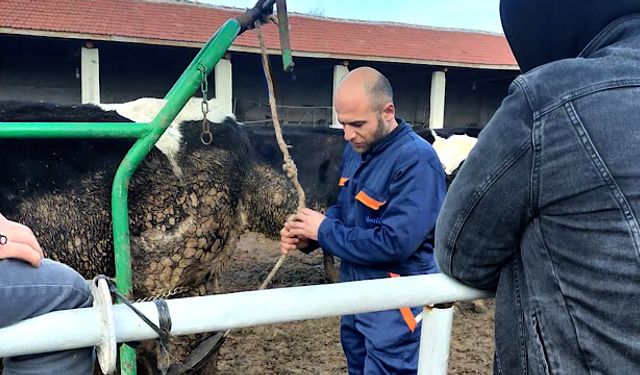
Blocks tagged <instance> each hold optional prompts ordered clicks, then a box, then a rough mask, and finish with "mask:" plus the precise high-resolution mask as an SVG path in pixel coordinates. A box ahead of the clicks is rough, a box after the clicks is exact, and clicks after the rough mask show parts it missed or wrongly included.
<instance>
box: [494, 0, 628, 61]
mask: <svg viewBox="0 0 640 375" xmlns="http://www.w3.org/2000/svg"><path fill="white" fill-rule="evenodd" d="M633 13H640V0H500V17H501V18H502V28H503V30H504V34H505V36H506V37H507V40H508V41H509V45H510V46H511V50H512V51H513V54H514V55H515V57H516V60H517V61H518V64H519V65H520V69H521V70H522V71H523V72H527V71H529V70H531V69H533V68H535V67H537V66H540V65H543V64H546V63H549V62H552V61H556V60H561V59H566V58H574V57H578V55H579V54H580V52H581V51H582V50H583V49H584V48H585V47H586V46H587V44H589V42H590V41H591V40H592V39H593V38H595V36H596V35H598V33H600V31H602V30H603V29H604V28H605V27H606V26H607V25H608V24H610V23H611V22H613V21H615V20H616V19H618V18H620V17H623V16H626V15H630V14H633Z"/></svg>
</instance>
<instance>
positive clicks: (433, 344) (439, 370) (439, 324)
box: [418, 306, 453, 375]
mask: <svg viewBox="0 0 640 375" xmlns="http://www.w3.org/2000/svg"><path fill="white" fill-rule="evenodd" d="M422 319H423V320H422V332H420V354H419V357H418V375H446V374H447V367H448V363H449V347H450V346H451V326H452V324H453V307H450V308H447V309H437V308H432V307H428V306H425V308H424V312H423V318H422Z"/></svg>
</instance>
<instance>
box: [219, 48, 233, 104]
mask: <svg viewBox="0 0 640 375" xmlns="http://www.w3.org/2000/svg"><path fill="white" fill-rule="evenodd" d="M215 81H216V82H215V85H216V93H215V95H216V102H217V103H218V105H219V106H220V110H222V111H223V113H228V114H229V113H233V75H232V70H231V61H230V60H228V59H220V61H218V64H216V67H215Z"/></svg>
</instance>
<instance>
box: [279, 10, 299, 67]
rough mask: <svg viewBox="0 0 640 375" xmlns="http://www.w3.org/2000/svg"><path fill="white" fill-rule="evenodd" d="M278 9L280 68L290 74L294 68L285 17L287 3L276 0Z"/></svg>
mask: <svg viewBox="0 0 640 375" xmlns="http://www.w3.org/2000/svg"><path fill="white" fill-rule="evenodd" d="M276 7H277V8H278V29H279V31H280V33H279V35H280V50H281V51H282V67H283V69H284V71H285V72H292V71H293V67H294V66H295V64H294V62H293V57H292V55H291V38H290V37H289V18H288V17H287V2H286V1H285V0H276Z"/></svg>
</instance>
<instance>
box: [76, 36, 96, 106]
mask: <svg viewBox="0 0 640 375" xmlns="http://www.w3.org/2000/svg"><path fill="white" fill-rule="evenodd" d="M80 71H81V72H80V73H81V74H80V80H81V97H82V103H94V104H99V103H100V59H99V54H98V49H97V48H94V47H93V45H91V43H87V45H86V46H84V47H82V49H81V53H80Z"/></svg>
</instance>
